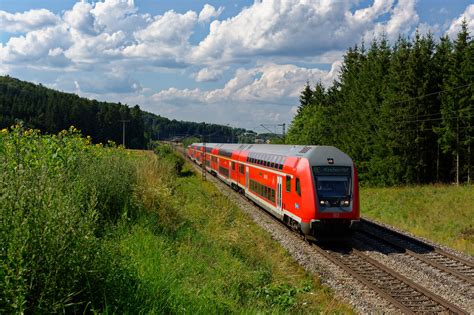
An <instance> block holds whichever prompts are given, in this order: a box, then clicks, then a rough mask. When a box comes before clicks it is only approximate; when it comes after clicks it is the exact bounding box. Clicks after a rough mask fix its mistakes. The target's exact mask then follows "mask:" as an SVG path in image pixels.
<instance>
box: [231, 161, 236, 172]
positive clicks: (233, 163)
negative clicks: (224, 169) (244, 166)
mask: <svg viewBox="0 0 474 315" xmlns="http://www.w3.org/2000/svg"><path fill="white" fill-rule="evenodd" d="M231 164H232V170H233V171H235V162H231Z"/></svg>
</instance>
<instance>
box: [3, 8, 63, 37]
mask: <svg viewBox="0 0 474 315" xmlns="http://www.w3.org/2000/svg"><path fill="white" fill-rule="evenodd" d="M59 21H60V19H59V18H58V17H57V16H56V15H54V14H53V13H52V12H50V11H48V10H46V9H39V10H29V11H26V12H23V13H15V14H11V13H8V12H5V11H0V27H1V29H2V31H6V32H28V31H32V30H36V29H38V28H42V27H47V26H53V25H55V24H57V23H59Z"/></svg>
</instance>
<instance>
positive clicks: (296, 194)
mask: <svg viewBox="0 0 474 315" xmlns="http://www.w3.org/2000/svg"><path fill="white" fill-rule="evenodd" d="M186 154H187V156H188V157H189V158H190V159H191V160H193V161H194V162H196V163H197V164H199V165H201V166H202V167H205V168H206V170H207V171H208V172H210V173H211V174H213V175H215V176H217V177H218V178H220V179H221V180H223V181H224V182H225V183H227V184H228V185H230V186H232V187H233V188H234V189H236V190H237V191H240V192H241V193H243V194H245V196H247V198H249V199H250V200H252V201H253V202H255V203H256V204H258V205H260V206H261V207H262V208H264V209H266V210H267V211H268V212H270V213H272V214H273V215H274V216H276V217H277V218H279V219H280V220H282V221H284V222H285V223H286V224H287V225H289V226H291V227H292V228H294V229H296V230H299V231H301V232H302V233H303V234H304V235H305V236H306V237H307V238H309V239H314V237H315V236H317V235H318V234H319V233H320V232H325V231H332V232H334V231H338V232H347V231H350V228H351V227H353V226H354V224H355V223H356V222H357V221H359V219H360V211H359V187H358V179H357V171H356V168H355V165H354V163H353V161H352V159H351V158H350V157H349V156H348V155H347V154H345V153H344V152H342V151H340V150H339V149H337V148H335V147H331V146H299V145H271V144H222V143H206V144H202V143H193V144H191V145H190V146H188V148H187V152H186Z"/></svg>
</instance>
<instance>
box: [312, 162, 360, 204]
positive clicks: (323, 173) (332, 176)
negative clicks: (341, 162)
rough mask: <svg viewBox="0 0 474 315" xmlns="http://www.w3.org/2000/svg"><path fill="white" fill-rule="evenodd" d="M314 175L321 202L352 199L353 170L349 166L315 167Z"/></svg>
mask: <svg viewBox="0 0 474 315" xmlns="http://www.w3.org/2000/svg"><path fill="white" fill-rule="evenodd" d="M313 174H314V178H315V182H316V191H317V193H318V199H319V200H334V199H345V198H350V195H351V168H350V167H349V166H314V167H313Z"/></svg>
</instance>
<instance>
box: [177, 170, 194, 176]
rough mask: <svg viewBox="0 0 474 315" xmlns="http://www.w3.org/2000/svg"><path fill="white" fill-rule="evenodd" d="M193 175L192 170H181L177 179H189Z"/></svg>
mask: <svg viewBox="0 0 474 315" xmlns="http://www.w3.org/2000/svg"><path fill="white" fill-rule="evenodd" d="M193 175H194V172H193V171H192V170H189V169H188V170H183V171H181V173H179V175H178V176H179V177H191V176H193Z"/></svg>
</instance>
